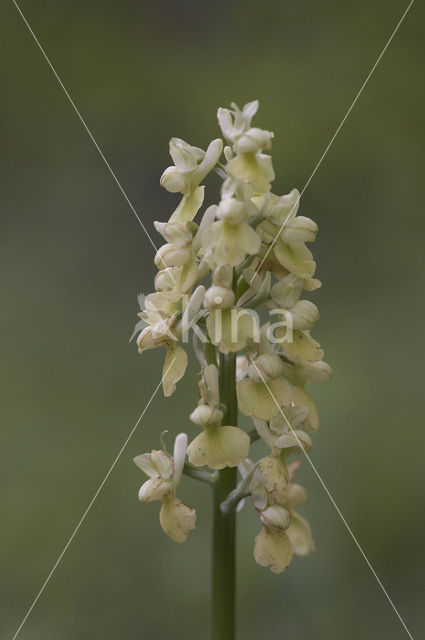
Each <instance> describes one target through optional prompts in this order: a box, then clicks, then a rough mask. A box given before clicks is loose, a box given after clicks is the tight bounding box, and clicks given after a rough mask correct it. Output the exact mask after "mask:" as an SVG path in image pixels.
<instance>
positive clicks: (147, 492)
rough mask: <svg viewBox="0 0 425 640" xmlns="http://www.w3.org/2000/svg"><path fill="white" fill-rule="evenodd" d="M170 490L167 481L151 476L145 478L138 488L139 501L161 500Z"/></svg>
mask: <svg viewBox="0 0 425 640" xmlns="http://www.w3.org/2000/svg"><path fill="white" fill-rule="evenodd" d="M170 491H171V486H170V483H169V482H164V480H163V479H162V478H151V479H150V480H146V482H145V483H144V484H142V486H141V487H140V489H139V500H140V502H152V500H163V499H164V497H165V496H166V495H167V494H169V493H170Z"/></svg>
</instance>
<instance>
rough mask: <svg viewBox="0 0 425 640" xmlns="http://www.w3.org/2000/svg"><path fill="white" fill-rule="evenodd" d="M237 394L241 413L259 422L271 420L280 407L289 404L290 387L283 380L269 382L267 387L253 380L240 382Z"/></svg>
mask: <svg viewBox="0 0 425 640" xmlns="http://www.w3.org/2000/svg"><path fill="white" fill-rule="evenodd" d="M237 392H238V404H239V409H240V410H241V411H242V413H243V414H244V415H246V416H254V417H255V418H259V419H260V420H271V419H272V418H274V417H275V416H276V415H277V414H278V413H279V411H280V410H279V407H280V406H285V405H289V403H290V396H289V393H290V387H289V385H288V383H287V382H286V381H285V380H280V379H277V380H270V382H268V383H267V386H266V385H265V383H264V382H256V381H255V380H240V381H239V382H238V384H237ZM276 401H277V404H276Z"/></svg>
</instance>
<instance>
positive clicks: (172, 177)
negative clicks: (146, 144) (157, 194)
mask: <svg viewBox="0 0 425 640" xmlns="http://www.w3.org/2000/svg"><path fill="white" fill-rule="evenodd" d="M159 183H160V185H161V187H164V189H166V190H167V191H169V192H170V193H183V192H184V191H185V189H186V187H187V178H186V176H184V175H182V174H181V173H180V171H179V170H178V169H177V167H168V169H165V171H164V173H163V174H162V176H161V179H160V181H159Z"/></svg>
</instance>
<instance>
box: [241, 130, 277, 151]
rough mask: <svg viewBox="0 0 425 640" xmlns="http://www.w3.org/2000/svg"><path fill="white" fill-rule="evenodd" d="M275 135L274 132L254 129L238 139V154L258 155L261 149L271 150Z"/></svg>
mask: <svg viewBox="0 0 425 640" xmlns="http://www.w3.org/2000/svg"><path fill="white" fill-rule="evenodd" d="M273 135H274V134H273V132H272V131H265V130H264V129H259V128H258V127H253V128H251V129H249V130H248V131H247V132H246V133H243V134H242V135H241V136H240V137H239V138H238V139H237V141H236V142H235V144H234V149H235V151H236V153H249V152H251V151H253V152H254V153H257V151H260V150H261V149H270V147H271V146H272V138H273Z"/></svg>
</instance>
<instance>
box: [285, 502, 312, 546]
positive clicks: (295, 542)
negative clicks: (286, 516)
mask: <svg viewBox="0 0 425 640" xmlns="http://www.w3.org/2000/svg"><path fill="white" fill-rule="evenodd" d="M287 534H288V538H289V539H290V541H291V544H292V548H293V550H294V553H296V554H297V555H298V556H306V555H308V554H309V553H311V552H312V551H314V550H315V548H316V547H315V544H314V540H313V535H312V533H311V529H310V525H309V524H308V522H307V520H305V518H303V517H302V516H300V515H299V514H298V513H295V512H292V513H291V524H290V527H289V529H287Z"/></svg>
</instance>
